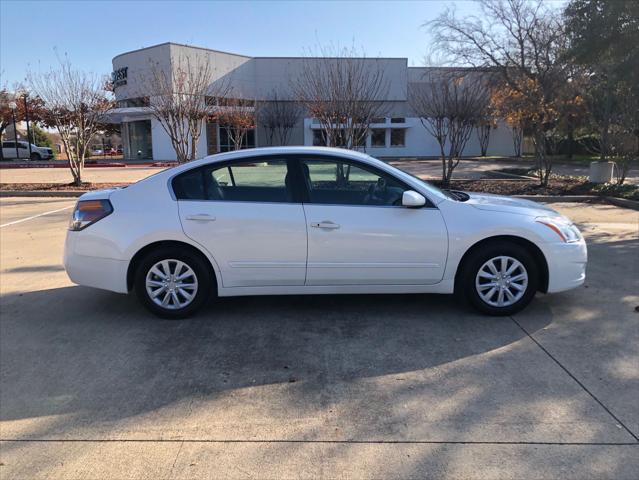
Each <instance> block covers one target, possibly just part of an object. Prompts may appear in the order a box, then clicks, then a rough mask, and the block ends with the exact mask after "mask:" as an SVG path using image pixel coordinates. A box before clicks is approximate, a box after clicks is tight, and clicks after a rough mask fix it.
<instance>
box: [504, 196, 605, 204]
mask: <svg viewBox="0 0 639 480" xmlns="http://www.w3.org/2000/svg"><path fill="white" fill-rule="evenodd" d="M512 197H513V198H521V199H523V200H533V201H535V202H548V203H560V202H581V203H601V202H602V201H603V200H604V198H605V197H598V196H597V195H512Z"/></svg>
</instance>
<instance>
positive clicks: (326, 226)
mask: <svg viewBox="0 0 639 480" xmlns="http://www.w3.org/2000/svg"><path fill="white" fill-rule="evenodd" d="M311 227H314V228H324V229H327V230H335V229H337V228H339V225H338V224H337V223H333V222H330V221H328V220H324V221H323V222H317V223H311Z"/></svg>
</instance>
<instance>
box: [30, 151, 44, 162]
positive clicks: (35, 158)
mask: <svg viewBox="0 0 639 480" xmlns="http://www.w3.org/2000/svg"><path fill="white" fill-rule="evenodd" d="M39 160H42V157H41V156H40V154H39V153H36V152H33V153H32V154H31V161H33V162H37V161H39Z"/></svg>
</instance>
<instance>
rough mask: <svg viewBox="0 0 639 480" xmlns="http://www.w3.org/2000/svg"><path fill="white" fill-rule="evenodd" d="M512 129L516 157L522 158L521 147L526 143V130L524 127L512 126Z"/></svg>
mask: <svg viewBox="0 0 639 480" xmlns="http://www.w3.org/2000/svg"><path fill="white" fill-rule="evenodd" d="M510 129H511V130H510V132H511V134H512V138H513V151H514V153H515V157H517V158H521V153H522V152H521V146H522V143H523V142H524V128H523V126H522V125H512V126H511V127H510Z"/></svg>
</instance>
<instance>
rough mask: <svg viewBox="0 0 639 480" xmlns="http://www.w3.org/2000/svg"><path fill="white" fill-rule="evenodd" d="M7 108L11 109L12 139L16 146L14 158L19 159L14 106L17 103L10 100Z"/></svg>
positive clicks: (16, 106)
mask: <svg viewBox="0 0 639 480" xmlns="http://www.w3.org/2000/svg"><path fill="white" fill-rule="evenodd" d="M9 108H10V109H11V117H12V118H13V140H14V141H15V146H16V160H20V152H19V151H18V129H17V128H16V108H18V105H17V104H16V102H11V103H10V104H9Z"/></svg>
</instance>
